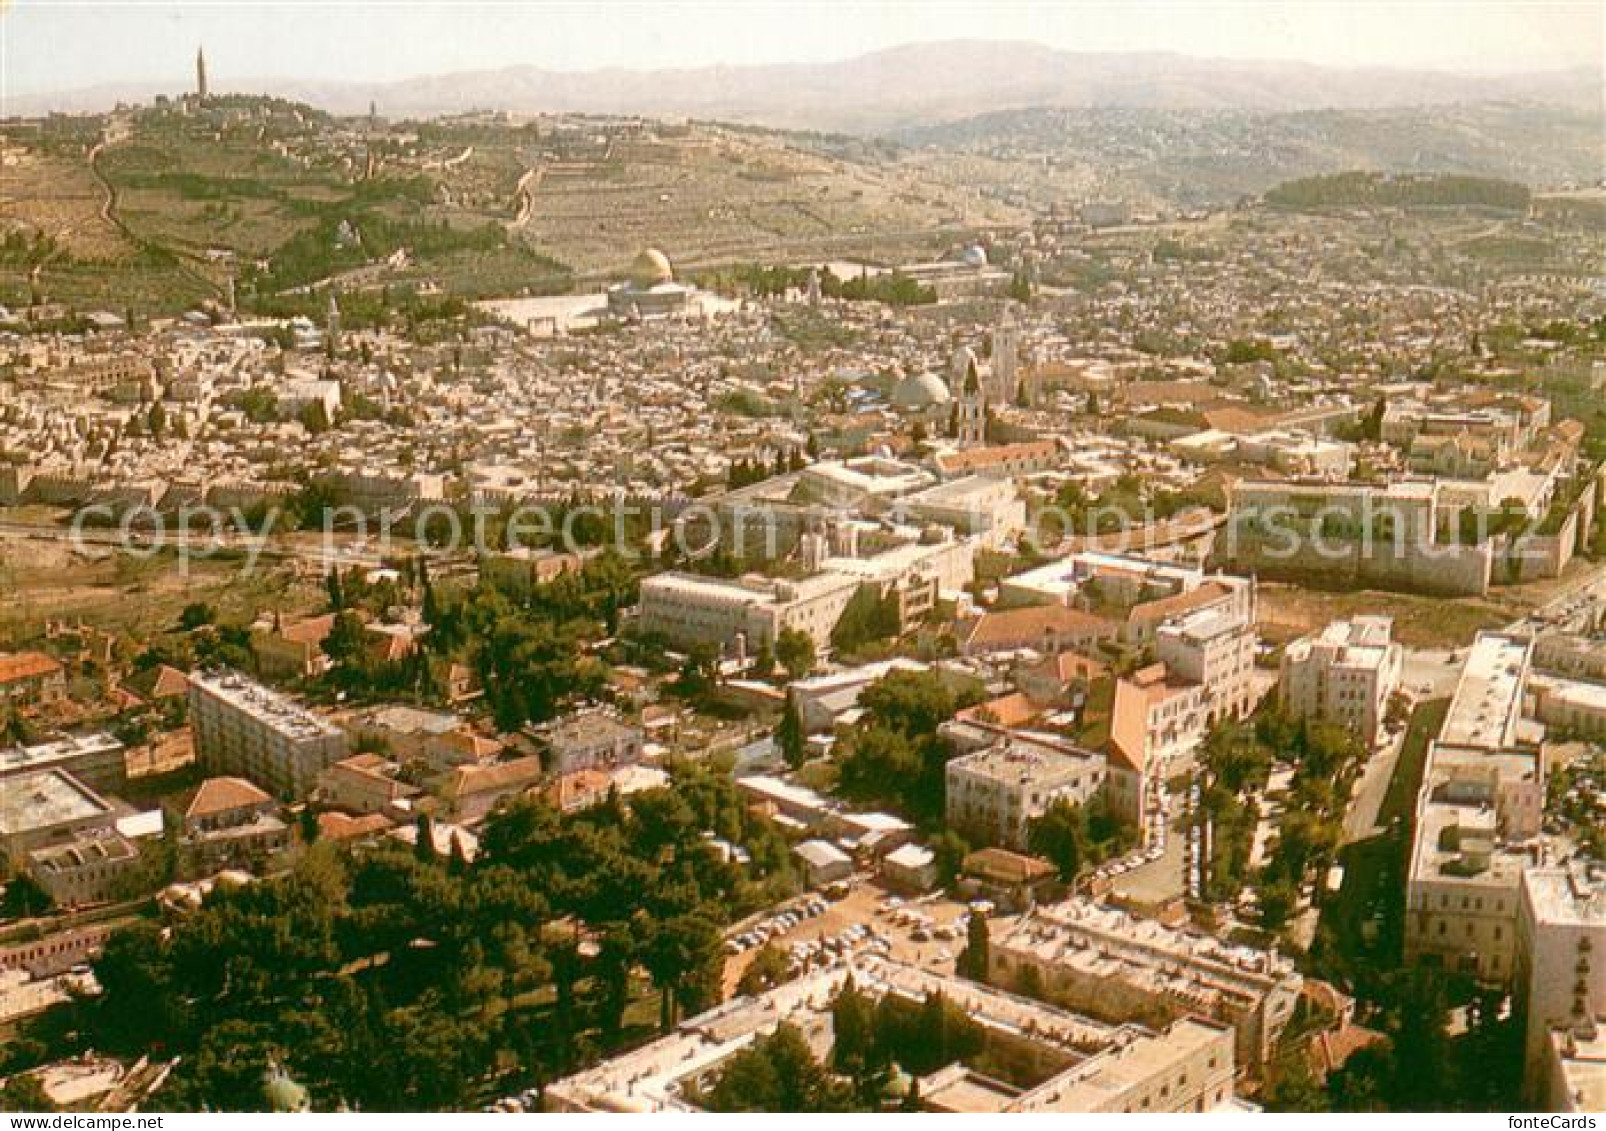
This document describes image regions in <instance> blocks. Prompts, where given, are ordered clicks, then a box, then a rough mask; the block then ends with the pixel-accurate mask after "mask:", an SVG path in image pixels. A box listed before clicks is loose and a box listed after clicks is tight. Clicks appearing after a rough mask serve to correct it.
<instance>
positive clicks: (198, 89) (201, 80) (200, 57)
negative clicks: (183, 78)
mask: <svg viewBox="0 0 1606 1131" xmlns="http://www.w3.org/2000/svg"><path fill="white" fill-rule="evenodd" d="M195 97H196V98H197V99H199V100H200V101H202V102H205V101H206V52H205V51H203V50H202V49H201V48H199V47H197V48H196V49H195Z"/></svg>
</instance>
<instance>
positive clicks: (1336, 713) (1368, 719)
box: [1278, 616, 1405, 745]
mask: <svg viewBox="0 0 1606 1131" xmlns="http://www.w3.org/2000/svg"><path fill="white" fill-rule="evenodd" d="M1393 628H1394V621H1393V618H1391V617H1383V616H1359V617H1356V618H1354V619H1353V620H1347V621H1334V622H1333V623H1332V624H1330V625H1328V626H1327V627H1326V628H1324V629H1323V630H1322V631H1321V632H1320V633H1319V634H1317V635H1316V636H1307V637H1305V638H1304V639H1301V640H1296V641H1294V642H1293V643H1292V644H1290V645H1289V646H1288V647H1287V648H1286V649H1285V650H1284V651H1283V660H1282V673H1281V679H1280V681H1279V683H1278V689H1279V695H1280V697H1281V700H1282V707H1283V710H1284V711H1286V712H1287V713H1288V714H1290V715H1292V716H1293V717H1294V718H1298V719H1319V720H1321V721H1323V722H1329V723H1334V724H1336V725H1338V726H1342V727H1346V728H1348V729H1349V730H1350V731H1352V732H1354V734H1355V736H1356V737H1357V738H1359V739H1360V740H1361V741H1362V742H1365V743H1367V744H1368V745H1375V744H1376V743H1377V742H1379V741H1380V740H1381V739H1382V737H1383V723H1384V720H1385V718H1386V717H1387V715H1388V702H1389V697H1390V696H1391V695H1393V694H1394V692H1395V690H1396V689H1397V688H1398V687H1399V685H1400V672H1401V669H1402V667H1403V665H1404V662H1405V650H1404V649H1403V648H1401V647H1400V646H1399V645H1398V644H1396V643H1394V642H1393V640H1392V639H1391V636H1392V633H1393Z"/></svg>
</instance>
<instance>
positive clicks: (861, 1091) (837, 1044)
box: [690, 976, 986, 1112]
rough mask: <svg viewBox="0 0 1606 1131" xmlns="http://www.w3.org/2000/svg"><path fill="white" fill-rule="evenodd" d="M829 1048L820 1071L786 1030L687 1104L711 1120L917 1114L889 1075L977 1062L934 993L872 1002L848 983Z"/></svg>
mask: <svg viewBox="0 0 1606 1131" xmlns="http://www.w3.org/2000/svg"><path fill="white" fill-rule="evenodd" d="M831 1023H832V1032H833V1035H834V1038H835V1040H834V1042H833V1044H832V1046H831V1052H830V1056H829V1060H828V1062H827V1063H821V1061H820V1060H819V1059H818V1058H816V1057H815V1056H814V1054H813V1052H812V1050H810V1048H809V1045H808V1041H807V1040H806V1039H805V1038H804V1037H803V1035H802V1033H801V1032H799V1031H798V1029H797V1028H796V1027H795V1026H793V1025H791V1024H790V1023H784V1022H783V1023H782V1024H780V1025H778V1026H777V1027H776V1028H775V1031H774V1032H772V1033H771V1034H769V1035H768V1036H766V1037H763V1038H761V1039H759V1040H757V1041H755V1042H754V1043H753V1044H752V1046H751V1047H749V1048H747V1049H745V1050H743V1051H742V1052H740V1053H738V1054H736V1055H735V1056H734V1057H732V1058H731V1059H730V1060H729V1061H728V1062H727V1063H726V1065H725V1067H724V1069H723V1071H721V1072H720V1074H719V1076H718V1078H717V1079H716V1080H715V1081H714V1082H713V1084H712V1085H711V1086H710V1087H708V1088H706V1089H704V1090H702V1091H701V1092H699V1093H698V1094H696V1095H693V1096H691V1097H690V1099H691V1100H692V1102H693V1103H696V1104H698V1105H699V1106H701V1107H704V1108H706V1109H707V1110H709V1111H716V1112H740V1111H753V1112H759V1111H763V1112H782V1111H790V1112H877V1111H886V1110H888V1109H901V1110H904V1111H919V1110H920V1097H919V1094H918V1092H917V1091H915V1090H913V1089H911V1090H909V1091H907V1092H904V1093H902V1094H898V1093H897V1091H896V1090H895V1089H893V1088H891V1087H889V1085H891V1083H892V1081H893V1079H894V1075H895V1073H897V1072H898V1071H900V1070H901V1071H903V1072H906V1073H908V1074H910V1075H913V1076H924V1075H928V1074H930V1073H932V1072H935V1071H936V1070H937V1069H939V1068H942V1067H944V1066H945V1065H949V1064H953V1063H955V1062H956V1061H964V1060H968V1059H970V1058H973V1057H975V1056H977V1055H978V1054H980V1053H981V1052H982V1051H983V1049H984V1048H985V1046H986V1036H985V1034H984V1032H983V1030H982V1028H981V1026H980V1025H979V1024H977V1023H976V1022H975V1021H973V1020H971V1018H970V1017H969V1016H968V1015H967V1014H966V1013H965V1012H964V1010H962V1009H960V1008H959V1007H958V1006H957V1005H955V1004H954V1003H953V1002H951V1001H949V1000H947V999H946V998H945V997H943V995H942V994H940V993H935V994H931V995H929V996H928V997H926V998H925V999H924V1000H922V1001H911V1000H908V999H906V998H902V997H899V996H897V995H895V994H883V995H882V996H881V997H879V998H873V997H871V996H870V995H869V994H867V993H865V992H864V991H863V990H860V989H859V988H858V987H857V986H856V985H855V984H854V982H853V979H852V978H851V976H850V977H849V979H848V981H847V983H846V984H845V985H844V986H843V987H842V989H841V990H840V991H839V992H838V993H837V996H836V1000H835V1001H834V1002H832V1004H831Z"/></svg>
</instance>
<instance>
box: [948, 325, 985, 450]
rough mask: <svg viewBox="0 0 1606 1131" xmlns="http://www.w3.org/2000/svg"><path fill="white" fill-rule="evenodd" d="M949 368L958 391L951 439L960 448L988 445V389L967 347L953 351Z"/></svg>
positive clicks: (974, 356) (972, 354)
mask: <svg viewBox="0 0 1606 1131" xmlns="http://www.w3.org/2000/svg"><path fill="white" fill-rule="evenodd" d="M950 369H951V371H952V373H953V385H954V387H956V388H958V389H959V399H958V400H957V401H956V402H955V404H954V439H955V440H958V441H959V446H960V447H963V448H975V447H980V446H981V445H983V444H985V443H986V442H987V389H986V386H985V384H984V383H983V381H982V376H981V370H980V367H979V366H978V365H977V364H976V355H975V354H974V353H972V352H971V350H970V347H968V346H961V347H960V348H959V349H958V350H957V351H956V352H955V354H954V360H953V364H952V366H951V367H950Z"/></svg>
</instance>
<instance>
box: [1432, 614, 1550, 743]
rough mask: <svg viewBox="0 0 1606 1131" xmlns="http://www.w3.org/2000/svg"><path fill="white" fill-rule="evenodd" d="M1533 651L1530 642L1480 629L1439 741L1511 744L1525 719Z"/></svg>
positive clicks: (1468, 656) (1468, 654) (1462, 672)
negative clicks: (1525, 692)
mask: <svg viewBox="0 0 1606 1131" xmlns="http://www.w3.org/2000/svg"><path fill="white" fill-rule="evenodd" d="M1532 653H1533V644H1532V642H1531V641H1528V640H1526V639H1523V638H1520V637H1516V636H1506V635H1504V634H1503V633H1498V632H1480V633H1479V634H1478V638H1477V640H1476V641H1475V642H1474V643H1473V645H1472V649H1471V650H1470V651H1469V652H1468V653H1467V661H1466V666H1465V667H1463V668H1462V669H1461V679H1460V682H1458V683H1457V684H1456V688H1455V695H1454V697H1453V698H1452V699H1451V700H1450V709H1449V711H1448V713H1447V714H1446V715H1445V718H1444V727H1443V729H1442V730H1440V731H1439V742H1440V743H1441V744H1444V745H1447V746H1460V747H1473V748H1477V749H1484V750H1498V749H1500V748H1501V747H1506V746H1510V745H1511V744H1512V742H1513V740H1514V739H1515V737H1516V729H1517V723H1518V721H1519V720H1520V719H1521V717H1522V693H1523V687H1524V684H1525V683H1526V681H1527V678H1528V667H1529V661H1530V659H1531V657H1532Z"/></svg>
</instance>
